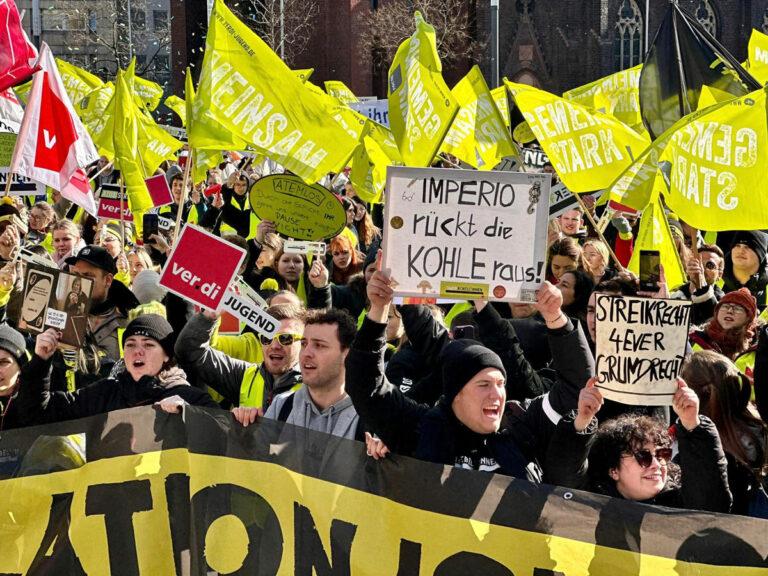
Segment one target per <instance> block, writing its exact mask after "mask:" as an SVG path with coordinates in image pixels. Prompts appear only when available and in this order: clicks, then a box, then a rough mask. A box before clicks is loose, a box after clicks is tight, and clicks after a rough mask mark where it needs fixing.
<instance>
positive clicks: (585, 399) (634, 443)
mask: <svg viewBox="0 0 768 576" xmlns="http://www.w3.org/2000/svg"><path fill="white" fill-rule="evenodd" d="M596 384H597V380H596V379H595V378H592V379H590V380H589V381H588V382H587V385H586V386H585V387H584V388H583V389H582V390H581V392H580V394H579V406H578V412H577V413H576V414H575V416H574V415H573V414H571V416H570V417H569V418H566V419H564V420H567V422H566V423H563V424H562V425H560V426H558V427H557V430H556V431H555V434H554V436H553V438H552V440H551V442H550V444H549V447H548V453H547V461H546V464H548V465H549V466H551V467H553V469H555V468H556V478H557V483H558V484H560V485H563V486H567V487H569V488H580V489H586V490H589V491H591V492H595V493H598V494H605V495H606V496H611V497H613V498H623V499H625V500H634V501H636V502H642V503H644V504H655V505H659V506H669V507H672V508H688V509H692V510H707V511H710V512H728V511H729V510H730V507H731V502H732V498H731V492H730V490H729V487H728V474H727V462H726V459H725V454H724V452H723V447H722V444H721V442H720V436H719V435H718V432H717V428H716V427H715V425H714V424H713V422H712V420H710V419H709V418H707V417H706V416H702V415H701V414H700V413H699V398H698V396H697V395H696V393H695V392H694V391H693V389H691V388H689V387H688V385H687V384H686V383H685V381H684V380H683V379H681V378H678V380H677V392H675V395H674V398H673V400H672V408H673V409H674V411H675V414H677V422H676V423H675V424H674V425H673V426H672V427H671V428H667V427H666V425H665V424H664V423H663V422H661V421H660V420H658V419H656V418H653V417H650V416H643V415H639V414H623V415H621V416H619V417H618V418H615V419H613V420H607V421H605V422H602V423H601V425H600V427H599V428H597V431H595V428H596V415H597V414H598V412H599V411H600V408H601V407H602V405H603V395H602V393H601V392H600V389H599V388H598V387H597V386H596ZM675 442H677V451H678V453H679V454H678V457H677V458H676V461H675V462H673V460H672V455H673V445H674V443H675ZM677 461H679V464H678V463H677Z"/></svg>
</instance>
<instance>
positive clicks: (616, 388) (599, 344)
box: [595, 294, 691, 406]
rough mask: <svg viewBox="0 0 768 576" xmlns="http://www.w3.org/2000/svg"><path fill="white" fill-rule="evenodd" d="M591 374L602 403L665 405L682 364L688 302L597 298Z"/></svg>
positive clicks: (672, 390)
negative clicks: (595, 381)
mask: <svg viewBox="0 0 768 576" xmlns="http://www.w3.org/2000/svg"><path fill="white" fill-rule="evenodd" d="M595 320H596V323H595V337H596V354H595V375H596V376H597V382H598V383H597V387H598V388H600V391H601V392H602V393H603V396H604V397H605V398H608V399H609V400H615V401H617V402H622V403H624V404H633V405H638V406H662V405H671V404H672V397H673V396H674V394H675V391H676V390H677V377H678V375H679V374H680V368H681V367H682V365H683V360H684V359H685V349H686V345H687V343H688V332H689V327H690V320H691V303H690V302H688V301H685V300H660V299H657V298H634V297H624V296H608V295H605V294H599V295H598V296H597V299H596V301H595Z"/></svg>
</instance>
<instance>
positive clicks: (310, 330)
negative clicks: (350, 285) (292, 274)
mask: <svg viewBox="0 0 768 576" xmlns="http://www.w3.org/2000/svg"><path fill="white" fill-rule="evenodd" d="M356 332H357V326H356V325H355V321H354V320H353V319H352V317H351V316H350V315H349V314H347V313H346V312H344V311H342V310H338V309H328V310H310V311H308V312H307V315H306V317H305V319H304V338H303V339H302V341H301V353H300V354H299V368H300V369H301V376H302V380H303V382H304V386H303V387H301V388H299V389H298V390H296V391H290V392H286V393H284V394H280V395H279V396H276V397H275V399H274V401H273V402H272V404H271V405H270V407H269V409H268V410H267V412H266V414H264V417H265V418H272V419H274V420H280V421H283V422H287V423H288V424H293V425H295V426H302V427H304V428H307V429H309V430H315V431H318V432H325V433H327V434H332V435H333V436H339V437H341V438H349V439H356V440H363V438H364V433H363V429H362V426H361V425H360V418H359V416H358V415H357V412H356V411H355V408H354V406H353V405H352V400H351V399H350V398H349V396H348V395H347V392H346V390H345V385H344V381H345V378H346V370H345V368H344V362H345V360H346V358H347V354H348V352H349V347H350V346H351V345H352V342H353V340H354V339H355V334H356ZM232 412H233V414H234V416H235V419H236V420H237V421H238V422H240V423H241V424H242V425H243V426H248V425H249V424H252V423H253V422H254V421H255V420H256V416H257V415H258V411H257V410H254V409H252V408H247V407H239V408H235V409H233V410H232Z"/></svg>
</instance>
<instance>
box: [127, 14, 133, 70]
mask: <svg viewBox="0 0 768 576" xmlns="http://www.w3.org/2000/svg"><path fill="white" fill-rule="evenodd" d="M131 60H133V18H132V17H131V0H128V61H129V63H130V61H131Z"/></svg>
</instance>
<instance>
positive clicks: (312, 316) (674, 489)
mask: <svg viewBox="0 0 768 576" xmlns="http://www.w3.org/2000/svg"><path fill="white" fill-rule="evenodd" d="M104 166H105V164H104V163H101V164H99V165H96V166H94V167H93V172H94V173H95V172H96V171H98V170H100V169H102V168H104ZM264 166H266V164H265V165H264ZM166 168H167V170H166V172H165V174H166V178H167V179H168V184H169V187H170V189H171V191H172V193H173V197H174V203H173V204H171V205H169V206H165V207H163V208H161V209H159V211H158V212H159V215H160V216H161V217H163V218H164V222H166V223H167V224H168V226H167V227H166V228H161V230H160V231H159V233H158V234H156V235H153V236H152V237H151V239H150V241H148V242H147V243H142V242H140V241H138V240H136V239H135V237H134V234H133V233H132V230H131V228H130V226H129V225H128V224H127V223H124V222H123V223H121V222H119V221H114V220H113V221H108V220H98V219H95V218H94V217H92V216H90V215H88V214H87V213H84V212H83V211H82V209H79V208H78V207H77V206H74V205H70V204H69V203H68V202H67V201H66V200H64V199H63V198H61V197H60V196H59V195H57V194H56V193H51V194H50V196H49V197H47V198H37V199H34V198H29V197H26V198H19V197H9V198H5V199H4V200H3V201H2V203H0V259H2V262H1V263H0V265H2V267H1V268H0V305H2V313H3V320H4V323H3V324H2V325H0V409H1V410H2V412H1V417H0V418H1V419H0V427H2V429H3V430H7V429H10V428H15V427H21V426H27V425H34V424H41V423H49V422H55V421H60V420H67V419H72V418H78V417H84V416H88V415H93V414H98V413H103V412H106V411H109V410H117V409H121V408H128V407H134V406H141V405H157V406H158V408H159V409H163V410H166V411H169V412H175V411H179V410H181V409H182V407H183V406H184V405H185V404H189V405H196V406H203V407H210V408H223V409H226V410H231V411H232V413H233V416H234V419H235V420H236V421H237V422H238V423H239V424H237V425H243V426H248V425H251V424H253V423H254V422H255V421H256V420H257V419H259V418H271V419H276V420H279V421H283V422H287V423H289V424H293V425H296V426H303V427H307V428H309V429H312V430H316V431H320V432H325V433H329V434H332V435H336V436H340V437H344V438H349V439H356V440H360V441H363V442H365V448H364V449H365V450H366V451H367V453H368V455H369V456H371V457H373V458H376V459H381V458H387V457H392V455H394V454H403V455H409V456H414V457H416V458H420V459H424V460H427V461H430V462H436V463H441V464H446V465H452V466H458V467H462V468H468V469H473V470H479V471H485V472H496V473H500V474H506V475H510V476H514V477H516V478H523V479H528V480H531V481H534V482H547V483H551V484H558V485H562V486H567V487H573V488H581V489H586V490H591V491H595V492H599V493H602V494H607V495H610V496H614V497H617V498H624V499H629V500H635V501H640V502H646V503H653V504H660V505H666V506H673V507H682V508H692V509H699V510H707V511H716V512H732V513H736V514H744V515H755V516H762V517H768V497H767V496H766V494H765V474H766V472H768V427H767V426H766V421H767V419H768V329H766V326H765V323H764V322H763V320H762V319H761V312H762V311H764V309H765V307H766V286H767V285H768V263H767V259H768V258H767V254H768V235H767V234H766V233H764V232H762V231H736V232H731V233H719V234H717V235H707V238H706V241H705V237H704V236H703V235H702V233H697V232H696V231H691V230H690V228H688V227H686V225H685V224H684V223H682V222H679V221H678V220H677V219H676V217H675V216H674V214H668V219H669V222H670V226H671V230H672V232H673V235H674V237H675V244H676V247H677V249H678V251H679V254H680V257H681V259H682V261H683V262H684V265H685V266H684V267H685V271H686V273H687V276H688V281H687V283H685V284H683V285H682V286H667V285H666V283H665V280H664V276H663V275H662V278H661V280H660V281H659V286H658V291H655V292H643V291H641V290H640V288H639V283H638V279H637V278H636V277H634V276H633V275H632V274H631V273H629V272H627V271H626V270H625V269H624V266H626V264H627V263H628V260H629V256H630V255H631V254H632V250H633V236H634V234H636V232H637V227H638V222H637V219H636V217H635V216H633V215H629V214H619V213H617V214H615V215H614V218H613V219H612V220H611V222H612V226H611V227H610V228H609V229H608V230H607V231H606V233H605V235H604V237H603V238H599V237H598V235H597V234H596V231H595V230H594V229H593V228H592V227H590V226H588V225H587V224H586V222H587V220H586V219H585V214H584V212H583V211H582V209H581V208H574V209H572V210H568V211H566V212H565V213H563V214H561V215H560V216H559V217H557V218H554V219H553V220H552V221H551V223H550V227H549V246H548V250H547V266H546V272H547V276H546V277H547V280H546V281H545V282H544V283H543V284H542V285H541V287H540V288H539V290H538V294H537V299H536V303H535V304H513V305H508V304H502V303H495V302H494V303H488V302H485V301H475V302H472V303H463V304H454V305H445V304H441V305H438V304H435V303H424V304H408V305H402V304H401V305H398V304H396V299H395V298H394V287H393V282H392V280H391V279H390V277H389V276H388V275H387V273H386V272H385V271H383V270H382V269H381V264H380V263H381V252H380V249H379V246H380V244H381V240H382V236H381V228H380V226H381V206H380V205H376V206H372V205H368V204H366V203H365V202H363V201H361V200H360V198H358V197H357V196H356V194H355V190H354V187H353V186H352V185H351V184H350V183H349V182H347V181H346V178H345V176H344V174H340V175H335V176H334V177H333V178H329V180H328V184H329V186H331V187H332V188H333V191H334V192H335V193H336V194H337V195H338V196H339V200H340V202H342V203H343V206H344V209H345V213H346V216H347V221H346V226H345V227H344V229H343V231H342V233H341V234H339V235H338V236H336V237H334V238H331V239H329V240H328V242H327V253H326V255H325V257H316V258H313V259H312V261H309V260H308V259H307V257H306V256H304V255H301V254H295V253H289V252H286V251H285V250H284V238H282V237H281V236H280V235H279V234H278V233H277V230H276V227H275V224H274V223H272V222H269V221H262V220H259V218H258V217H257V216H256V214H254V212H253V211H252V210H251V208H250V205H249V198H248V191H249V189H250V187H251V185H252V184H253V182H255V181H256V180H258V179H259V178H260V177H261V175H262V174H261V173H260V168H263V167H260V166H258V165H256V166H254V165H252V164H248V163H247V162H245V163H243V162H240V163H236V162H233V161H230V160H229V159H228V158H226V157H224V158H223V159H222V163H221V165H220V166H219V167H218V168H216V169H213V170H210V171H209V174H208V179H207V181H206V182H203V183H201V184H199V185H197V186H190V187H189V190H188V191H187V193H186V194H185V193H184V192H185V191H184V190H183V187H184V177H183V174H182V171H181V169H180V168H179V167H178V166H167V167H166ZM116 176H117V175H116V174H115V173H114V172H112V171H111V170H110V169H105V170H103V171H101V172H100V174H99V175H98V178H96V180H97V184H100V183H103V182H110V181H114V180H115V179H116ZM588 209H589V210H592V211H595V210H596V214H595V216H596V217H599V216H600V215H601V211H602V210H603V208H597V209H595V208H594V206H590V207H589V208H588ZM179 212H181V222H182V224H183V223H193V224H196V225H198V226H201V227H203V228H206V229H208V230H210V231H212V232H213V233H214V234H216V235H220V236H221V237H223V238H224V239H226V240H227V241H229V242H231V243H233V244H236V245H238V246H240V247H242V248H244V249H246V250H247V254H248V257H247V259H246V261H245V263H244V264H243V267H242V269H241V271H240V276H241V277H242V279H243V281H244V282H246V283H247V284H248V285H249V286H250V287H251V288H252V289H253V290H254V291H256V292H257V293H258V294H259V295H260V296H261V297H262V298H264V299H265V300H266V301H267V302H268V308H267V312H268V313H269V314H270V315H271V316H272V317H274V318H275V319H276V320H277V321H278V322H279V327H278V330H277V334H276V335H275V336H274V337H273V338H268V337H265V336H264V335H261V334H258V333H256V332H254V331H253V330H251V329H250V328H247V327H245V328H244V329H242V330H240V331H239V333H238V332H235V333H229V334H225V333H223V332H222V330H221V326H220V318H219V316H220V314H217V313H214V312H209V311H204V312H196V311H195V308H194V307H193V305H192V304H191V303H189V302H186V301H184V300H182V299H181V298H180V297H178V296H176V295H174V294H173V293H169V292H167V291H166V290H165V289H164V288H163V287H162V286H160V285H159V284H158V279H159V271H160V270H161V268H162V266H163V265H164V264H165V262H166V259H167V258H168V256H169V253H170V250H171V248H172V244H173V240H172V239H173V237H174V230H173V226H174V225H175V222H176V219H177V216H178V215H179ZM377 224H378V226H377ZM694 243H695V245H694ZM20 247H25V248H28V249H29V250H31V251H32V252H34V253H35V254H36V255H37V256H38V258H42V259H47V260H48V261H49V262H50V266H51V267H57V268H59V269H62V270H67V271H70V272H73V273H76V274H78V275H81V276H83V277H85V278H87V279H89V280H90V281H91V282H92V291H91V295H90V311H89V315H88V330H87V334H86V337H85V342H84V344H83V346H81V347H80V348H78V349H76V350H72V349H67V348H66V347H63V346H61V344H60V338H61V334H60V332H59V331H57V330H55V329H53V328H49V329H47V330H46V331H44V332H43V333H41V334H39V335H38V336H37V337H36V338H33V337H32V336H30V335H28V334H24V333H22V332H20V331H18V330H17V327H18V325H19V319H20V318H19V314H20V310H21V301H22V299H23V294H24V286H23V281H24V270H23V266H24V264H23V263H22V262H20V261H19V260H18V259H17V258H16V257H15V255H16V254H17V253H18V248H20ZM78 289H79V285H78ZM597 294H612V295H617V296H641V297H649V298H677V299H685V300H689V301H690V302H691V303H692V318H693V324H692V326H691V332H690V338H689V344H690V346H689V350H688V357H687V359H686V362H685V364H684V366H683V369H682V373H681V377H680V379H679V380H678V389H677V392H676V393H675V396H674V402H673V404H672V406H671V407H669V406H631V405H626V404H619V403H616V402H611V401H608V400H605V399H604V398H603V396H602V394H601V391H600V388H599V387H597V386H596V381H595V360H594V357H595V343H594V339H595V298H596V295H597ZM80 304H82V302H81V301H79V300H78V296H77V295H75V296H74V297H73V302H72V305H73V306H76V305H80ZM361 449H363V448H362V446H361Z"/></svg>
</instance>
